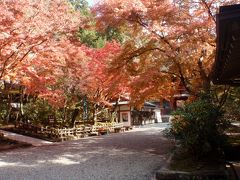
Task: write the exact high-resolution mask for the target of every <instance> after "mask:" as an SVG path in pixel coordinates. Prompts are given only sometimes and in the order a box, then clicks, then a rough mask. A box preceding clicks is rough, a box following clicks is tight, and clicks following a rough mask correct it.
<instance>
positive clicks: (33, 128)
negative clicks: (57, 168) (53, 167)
mask: <svg viewBox="0 0 240 180" xmlns="http://www.w3.org/2000/svg"><path fill="white" fill-rule="evenodd" d="M17 128H18V129H19V130H21V131H23V132H24V133H27V134H37V135H39V136H42V137H46V138H50V139H55V140H61V141H64V140H71V139H79V138H82V137H86V136H91V135H101V134H108V133H111V132H119V131H124V127H123V123H111V124H110V123H102V124H99V125H93V126H91V125H89V126H87V125H81V126H78V127H75V128H55V127H49V126H46V127H43V126H37V125H32V124H25V123H20V124H19V125H18V126H17Z"/></svg>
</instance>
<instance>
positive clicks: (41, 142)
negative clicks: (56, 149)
mask: <svg viewBox="0 0 240 180" xmlns="http://www.w3.org/2000/svg"><path fill="white" fill-rule="evenodd" d="M0 133H3V134H4V137H7V138H8V139H12V140H16V141H20V142H25V143H28V144H32V145H33V146H43V145H49V144H52V142H49V141H44V140H41V139H36V138H32V137H29V136H24V135H20V134H16V133H13V132H8V131H4V130H0Z"/></svg>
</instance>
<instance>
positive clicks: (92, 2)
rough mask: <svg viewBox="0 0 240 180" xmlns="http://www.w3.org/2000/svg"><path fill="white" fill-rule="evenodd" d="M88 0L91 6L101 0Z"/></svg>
mask: <svg viewBox="0 0 240 180" xmlns="http://www.w3.org/2000/svg"><path fill="white" fill-rule="evenodd" d="M87 1H88V3H89V5H90V6H93V5H94V4H96V3H97V1H100V0H87Z"/></svg>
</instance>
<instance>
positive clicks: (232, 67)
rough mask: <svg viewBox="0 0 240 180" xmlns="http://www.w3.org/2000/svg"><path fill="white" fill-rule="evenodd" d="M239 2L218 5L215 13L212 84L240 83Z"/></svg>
mask: <svg viewBox="0 0 240 180" xmlns="http://www.w3.org/2000/svg"><path fill="white" fill-rule="evenodd" d="M239 49H240V4H236V5H231V6H222V7H220V10H219V14H217V52H216V59H215V63H214V66H213V70H212V80H213V83H214V84H228V85H234V86H235V85H237V86H239V85H240V70H239V69H240V61H239V59H240V51H239Z"/></svg>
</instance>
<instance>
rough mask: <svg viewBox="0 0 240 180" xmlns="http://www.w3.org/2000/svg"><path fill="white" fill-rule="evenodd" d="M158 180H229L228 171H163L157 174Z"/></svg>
mask: <svg viewBox="0 0 240 180" xmlns="http://www.w3.org/2000/svg"><path fill="white" fill-rule="evenodd" d="M156 179H157V180H178V179H179V180H193V179H194V180H228V179H229V176H228V173H227V171H226V170H224V169H223V170H214V171H213V170H211V171H210V170H209V171H207V170H202V171H193V172H184V171H172V170H168V169H161V170H159V171H157V173H156Z"/></svg>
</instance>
